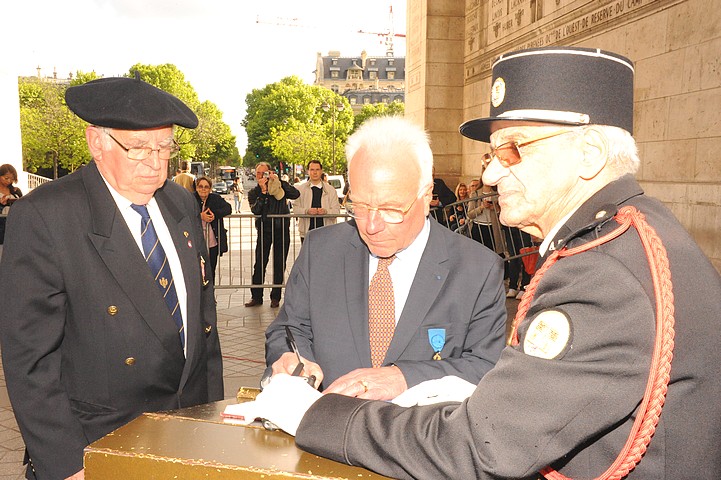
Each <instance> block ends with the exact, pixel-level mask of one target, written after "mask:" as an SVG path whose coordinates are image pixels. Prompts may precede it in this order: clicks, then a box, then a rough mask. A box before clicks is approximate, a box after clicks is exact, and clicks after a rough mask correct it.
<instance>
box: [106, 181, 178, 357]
mask: <svg viewBox="0 0 721 480" xmlns="http://www.w3.org/2000/svg"><path fill="white" fill-rule="evenodd" d="M101 176H102V175H101ZM103 180H104V181H105V185H107V186H108V190H110V195H112V197H113V200H115V204H116V205H117V206H118V210H120V213H121V215H122V216H123V219H124V220H125V223H126V224H127V225H128V228H129V229H130V233H131V234H132V235H133V238H134V239H135V243H137V245H138V249H139V250H140V253H141V254H142V255H143V258H145V253H144V252H143V241H142V239H141V238H140V228H141V217H140V215H139V214H138V212H136V211H135V210H133V207H131V205H132V204H133V203H132V202H131V201H130V200H128V199H127V198H125V197H123V196H122V195H121V194H120V193H118V191H117V190H115V189H114V188H113V187H112V186H111V185H110V184H109V183H108V181H107V180H105V177H103ZM147 208H148V213H149V214H150V219H151V220H152V221H153V226H154V227H155V232H156V233H157V234H158V240H159V241H160V244H161V245H162V246H163V250H165V255H166V257H167V258H168V264H169V265H170V272H171V273H172V274H173V282H174V284H175V293H176V294H177V295H178V303H179V304H180V314H181V316H182V317H183V332H185V335H186V337H185V339H186V340H185V348H187V345H188V337H187V335H188V320H187V316H188V315H187V312H188V292H187V290H186V288H185V277H183V268H182V266H181V265H180V257H179V256H178V252H177V251H176V250H175V244H174V243H173V238H172V237H171V236H170V231H169V230H168V226H167V225H166V224H165V220H164V219H163V214H162V213H161V212H160V208H159V207H158V202H156V201H155V197H153V198H151V199H150V201H149V202H148V204H147ZM183 353H184V354H187V351H184V352H183Z"/></svg>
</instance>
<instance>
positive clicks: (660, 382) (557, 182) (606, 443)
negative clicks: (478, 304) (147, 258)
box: [255, 47, 721, 480]
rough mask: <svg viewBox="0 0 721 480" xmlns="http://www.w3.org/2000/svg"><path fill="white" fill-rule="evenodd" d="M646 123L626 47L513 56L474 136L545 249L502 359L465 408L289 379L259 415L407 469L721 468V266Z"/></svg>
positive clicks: (666, 471) (509, 474)
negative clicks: (677, 200)
mask: <svg viewBox="0 0 721 480" xmlns="http://www.w3.org/2000/svg"><path fill="white" fill-rule="evenodd" d="M632 120H633V65H632V63H631V62H630V61H629V60H628V59H626V58H624V57H621V56H619V55H616V54H612V53H608V52H603V51H600V50H595V49H581V48H567V47H552V48H542V49H532V50H524V51H518V52H513V53H509V54H507V55H504V56H502V57H501V58H499V59H498V60H497V61H496V62H495V63H494V65H493V87H492V89H491V111H490V116H489V117H487V118H482V119H476V120H471V121H469V122H466V123H465V124H463V125H462V126H461V133H462V134H463V135H465V136H467V137H470V138H473V139H476V140H480V141H483V142H490V144H491V151H490V154H489V155H488V156H487V157H486V161H485V163H486V169H485V171H484V174H483V181H484V183H486V184H489V185H495V186H497V188H498V193H499V202H500V204H501V220H502V221H503V222H504V223H505V224H507V225H509V226H514V227H518V228H520V229H522V230H523V231H526V232H527V233H529V234H532V235H535V236H538V237H542V238H544V242H543V244H542V245H541V259H540V262H539V263H540V265H539V269H538V271H537V272H536V274H535V277H534V279H533V280H532V282H531V284H530V286H529V290H528V292H527V294H526V296H525V297H524V298H523V301H522V302H521V304H520V305H519V314H518V316H517V317H516V320H515V325H516V327H517V329H515V334H514V335H512V340H511V345H510V346H509V347H507V348H506V349H505V350H504V351H503V353H502V355H501V359H500V360H499V361H498V363H497V364H496V367H495V368H494V369H493V370H491V371H490V372H489V373H488V374H486V375H485V376H484V377H483V379H482V380H481V381H480V383H479V384H478V387H477V388H476V389H475V391H474V392H473V394H472V395H471V396H470V397H468V398H467V399H465V400H464V401H462V402H461V403H454V402H446V403H441V404H438V405H430V406H415V407H411V408H402V407H400V406H398V405H394V404H392V403H385V402H379V401H367V400H361V399H357V398H349V397H345V396H340V395H323V396H317V395H311V393H312V392H311V389H310V387H308V386H307V385H304V384H303V381H302V379H298V378H297V377H288V376H277V378H275V379H274V380H273V381H272V382H271V383H270V385H268V386H267V387H266V390H265V391H264V392H263V393H262V394H261V395H260V396H259V397H258V400H257V401H256V402H255V403H256V404H257V405H256V407H255V408H256V412H258V413H259V414H260V416H262V417H263V418H267V419H269V420H271V421H272V422H274V423H276V424H277V425H278V426H280V428H282V429H284V430H286V431H289V432H290V433H296V432H297V437H296V441H297V443H298V445H299V446H300V447H302V448H303V449H305V450H308V451H310V452H312V453H315V454H318V455H323V456H326V457H329V458H332V459H334V460H338V461H341V462H346V463H349V464H352V465H360V466H364V467H367V468H369V469H371V470H374V471H376V472H379V473H382V474H384V475H388V476H391V477H394V478H454V479H456V478H458V479H460V478H463V479H466V478H481V479H492V478H520V479H527V478H534V479H535V478H539V477H540V476H541V474H540V473H539V472H542V474H543V475H544V476H546V477H547V478H559V477H557V476H556V474H557V473H558V472H560V473H561V474H562V475H565V476H567V477H571V478H597V477H599V476H601V475H603V474H604V472H608V473H609V474H610V476H609V477H606V476H604V477H603V478H628V479H633V480H672V479H682V478H694V479H708V480H711V479H717V478H718V477H719V472H721V403H720V402H719V398H720V396H721V382H719V381H718V365H719V364H721V349H720V348H719V332H720V331H721V302H719V298H721V277H719V274H718V272H717V271H716V270H715V269H714V268H713V266H712V265H711V263H710V262H709V261H708V259H707V258H706V257H705V256H704V254H703V253H702V252H701V250H700V249H699V248H698V246H697V245H696V244H695V242H694V241H693V239H692V238H691V237H690V236H689V235H688V233H687V232H686V231H685V230H684V228H683V227H682V226H681V225H680V224H679V222H678V221H677V220H676V219H675V218H674V216H673V214H672V213H671V212H670V211H669V210H668V209H666V208H665V207H664V206H663V205H662V204H661V203H660V202H658V201H656V200H654V199H652V198H650V197H648V196H646V195H645V194H644V193H643V190H642V189H641V187H640V186H639V184H638V183H637V182H636V180H635V179H634V177H633V173H635V171H636V170H637V168H638V164H639V159H638V155H637V153H636V146H635V141H634V140H633V138H632V137H631V135H630V133H631V131H632ZM671 362H672V363H671ZM286 408H287V409H286ZM636 422H638V423H636ZM625 445H628V449H626V448H624V447H625ZM616 461H618V463H615V462H616Z"/></svg>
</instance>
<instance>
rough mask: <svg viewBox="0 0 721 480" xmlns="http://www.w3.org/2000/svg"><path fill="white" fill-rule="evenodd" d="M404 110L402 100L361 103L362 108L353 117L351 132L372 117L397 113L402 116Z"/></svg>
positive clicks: (404, 106)
mask: <svg viewBox="0 0 721 480" xmlns="http://www.w3.org/2000/svg"><path fill="white" fill-rule="evenodd" d="M405 110H406V105H405V103H403V102H399V101H394V102H391V103H374V104H368V105H363V108H362V109H361V111H360V112H358V114H357V115H356V116H355V118H354V119H353V131H352V132H351V133H353V132H355V131H356V130H358V127H360V126H361V125H362V124H363V122H365V121H366V120H368V119H369V118H373V117H383V116H392V115H398V116H401V117H402V116H403V114H404V113H405Z"/></svg>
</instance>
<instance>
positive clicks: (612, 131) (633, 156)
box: [594, 125, 641, 178]
mask: <svg viewBox="0 0 721 480" xmlns="http://www.w3.org/2000/svg"><path fill="white" fill-rule="evenodd" d="M594 128H597V129H598V130H600V131H601V132H603V134H604V136H605V137H606V140H607V141H608V168H609V171H610V173H611V174H612V176H614V177H615V178H619V177H622V176H624V175H626V174H627V173H630V174H635V173H636V172H638V168H639V166H640V165H641V160H640V159H639V158H638V147H637V146H636V140H634V138H633V137H632V136H631V134H630V133H629V132H627V131H626V130H624V129H622V128H618V127H611V126H609V125H594Z"/></svg>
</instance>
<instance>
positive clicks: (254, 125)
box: [242, 76, 353, 170]
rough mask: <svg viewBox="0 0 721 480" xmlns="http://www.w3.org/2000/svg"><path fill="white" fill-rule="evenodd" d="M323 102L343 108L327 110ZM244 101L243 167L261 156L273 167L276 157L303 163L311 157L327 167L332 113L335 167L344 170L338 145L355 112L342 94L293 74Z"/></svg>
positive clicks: (343, 158)
mask: <svg viewBox="0 0 721 480" xmlns="http://www.w3.org/2000/svg"><path fill="white" fill-rule="evenodd" d="M323 104H328V105H338V104H341V105H343V107H344V109H343V111H341V112H338V111H335V112H334V111H333V109H332V108H331V109H329V111H328V112H325V111H324V110H323V109H322V108H321V107H322V105H323ZM246 105H247V108H246V116H245V118H244V119H243V122H242V125H243V127H245V130H246V133H247V135H248V149H247V151H246V155H245V157H244V159H243V164H244V165H245V166H253V165H255V164H256V163H257V162H258V161H260V160H263V161H267V162H270V163H271V164H274V165H277V162H278V161H283V162H286V163H300V164H305V163H306V162H307V161H308V160H310V159H311V156H312V157H313V158H316V159H318V160H320V161H321V162H322V163H323V164H324V166H325V167H326V168H327V167H328V166H329V165H331V163H332V151H333V122H334V119H333V117H334V116H335V139H336V165H337V167H338V168H337V169H338V170H342V169H344V168H345V156H344V155H343V148H342V145H343V143H344V142H345V139H346V138H347V136H348V131H349V130H350V128H351V127H352V124H353V113H352V111H351V109H350V105H349V104H348V101H347V100H346V99H345V98H344V97H342V96H340V95H338V94H336V93H334V92H332V91H330V90H327V89H325V88H322V87H319V86H312V85H307V84H305V83H304V82H303V81H302V80H300V79H299V78H298V77H295V76H291V77H286V78H283V79H282V80H280V81H279V82H276V83H272V84H268V85H266V86H265V87H263V88H262V89H255V90H253V91H252V92H251V93H249V94H248V95H247V96H246ZM278 137H280V138H278ZM292 142H295V143H296V145H292V144H291V143H292ZM301 157H304V158H301Z"/></svg>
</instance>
